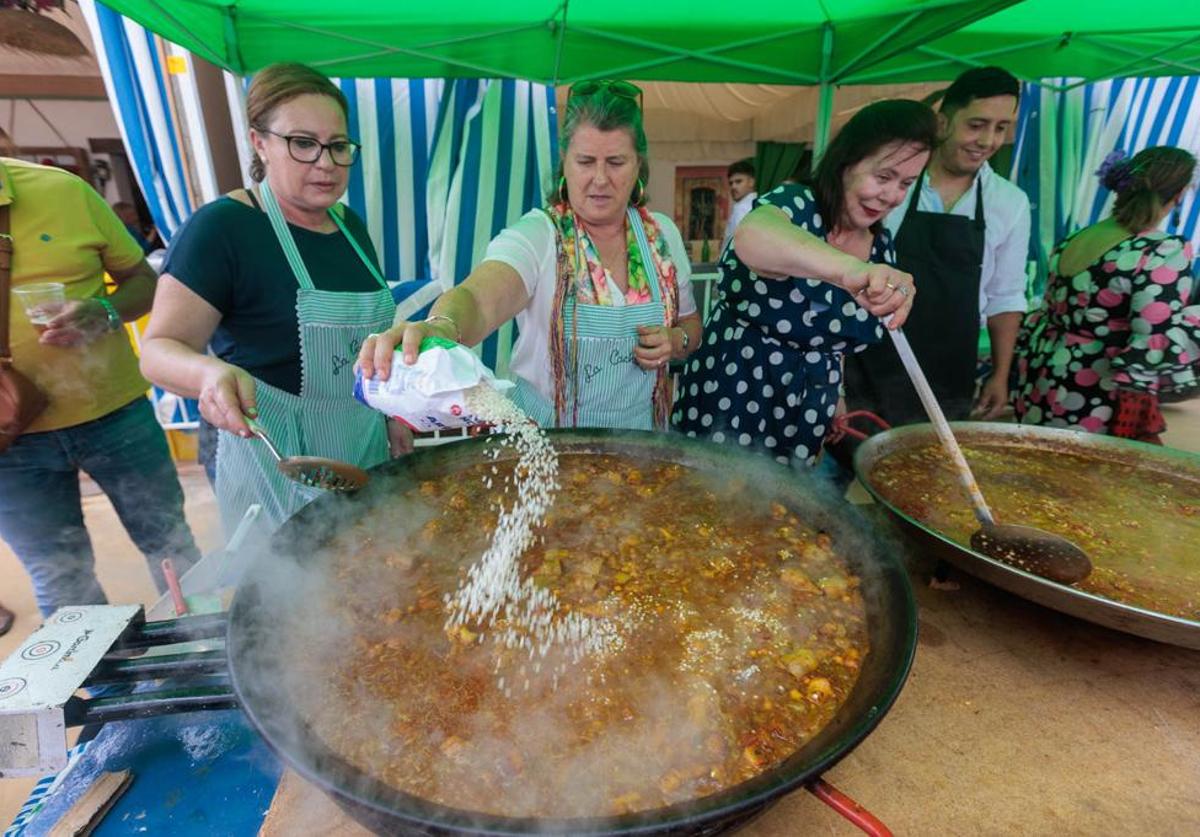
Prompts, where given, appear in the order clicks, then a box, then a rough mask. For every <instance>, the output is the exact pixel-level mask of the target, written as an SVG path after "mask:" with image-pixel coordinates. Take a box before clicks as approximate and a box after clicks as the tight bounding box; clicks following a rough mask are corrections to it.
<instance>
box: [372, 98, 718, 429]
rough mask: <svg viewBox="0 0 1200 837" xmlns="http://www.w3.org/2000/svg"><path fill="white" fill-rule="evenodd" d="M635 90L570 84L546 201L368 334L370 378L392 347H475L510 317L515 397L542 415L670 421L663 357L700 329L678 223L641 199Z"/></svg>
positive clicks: (552, 421)
mask: <svg viewBox="0 0 1200 837" xmlns="http://www.w3.org/2000/svg"><path fill="white" fill-rule="evenodd" d="M640 95H641V91H640V90H639V89H638V88H637V87H636V86H634V85H632V84H629V83H628V82H622V81H588V82H582V83H580V84H577V85H575V86H574V87H573V88H572V89H571V92H570V95H569V97H568V99H567V108H566V118H565V121H564V125H563V131H562V140H561V156H560V166H559V170H560V173H559V176H558V178H556V182H555V188H554V190H553V192H552V193H551V195H550V198H549V201H548V203H549V207H548V208H547V209H536V210H533V211H531V212H529V213H527V214H526V215H525V216H524V217H522V218H521V219H520V220H519V221H517V222H516V223H515V224H514V225H513V226H511V227H509V228H508V229H506V230H504V231H503V232H501V233H500V235H498V236H497V237H496V238H495V239H494V240H493V241H492V243H491V244H490V245H489V246H488V250H487V253H486V255H485V256H484V260H483V262H482V263H481V264H480V265H479V266H478V267H477V268H476V269H475V270H474V271H473V272H472V273H471V275H470V276H468V277H467V278H466V279H465V280H464V281H463V283H462V284H460V285H458V286H457V287H455V288H454V289H453V290H450V291H447V292H446V293H445V294H443V295H442V296H441V297H440V298H439V299H438V300H437V302H435V303H434V305H433V308H432V309H431V313H430V316H429V317H427V318H426V319H425V320H424V321H423V322H416V323H404V322H401V323H397V324H396V325H394V326H393V327H392V328H390V329H388V330H387V331H385V332H383V333H382V334H379V335H376V336H373V337H371V338H369V339H368V340H367V341H366V342H365V344H364V345H363V347H362V350H361V352H360V353H359V364H360V366H361V368H362V371H363V374H364V375H365V376H367V377H370V376H371V375H374V374H378V375H379V376H380V377H382V378H387V377H388V375H389V374H390V371H391V359H392V352H393V351H394V349H395V347H396V346H397V345H400V346H402V347H403V352H404V355H403V356H404V362H405V363H414V362H415V361H416V356H417V349H418V347H419V346H420V343H421V341H422V340H423V339H424V338H425V337H430V336H438V337H444V338H448V339H451V340H454V341H457V342H459V343H463V344H465V345H468V346H473V345H475V344H477V343H480V342H482V341H483V340H484V339H485V338H487V336H488V335H490V334H491V333H492V332H494V331H495V330H496V329H498V328H499V327H500V326H501V325H503V324H504V323H505V322H507V321H508V320H510V319H512V318H514V317H515V318H516V321H517V328H518V330H519V336H518V338H517V341H516V343H515V345H514V346H513V352H512V361H511V369H512V371H513V373H514V374H515V376H516V379H517V387H516V389H515V390H513V399H514V400H515V401H516V403H517V404H518V405H519V406H520V407H521V408H522V409H523V410H525V412H526V413H527V414H529V415H530V416H531V417H532V418H533V419H534V420H536V421H537V422H538V424H540V425H542V426H545V427H614V428H630V429H643V430H649V429H651V428H659V429H665V428H666V426H667V419H668V416H669V414H670V408H671V378H670V374H669V365H670V363H671V361H674V360H682V359H684V358H686V357H687V356H688V355H689V354H690V353H691V352H692V351H693V350H694V349H695V348H696V347H697V346H698V345H699V343H700V335H701V326H700V315H699V312H698V311H697V310H696V303H695V300H694V298H693V296H692V291H691V271H690V267H689V263H688V259H687V251H686V249H685V248H684V245H683V240H682V239H681V237H680V235H679V230H677V229H676V228H675V225H674V224H673V223H672V222H671V221H670V219H669V218H667V217H666V216H665V215H661V214H658V213H651V212H649V211H648V210H647V209H646V207H645V189H646V179H647V176H648V173H649V164H648V159H647V149H646V134H645V131H644V129H643V127H642V113H641V108H640V106H639V98H640Z"/></svg>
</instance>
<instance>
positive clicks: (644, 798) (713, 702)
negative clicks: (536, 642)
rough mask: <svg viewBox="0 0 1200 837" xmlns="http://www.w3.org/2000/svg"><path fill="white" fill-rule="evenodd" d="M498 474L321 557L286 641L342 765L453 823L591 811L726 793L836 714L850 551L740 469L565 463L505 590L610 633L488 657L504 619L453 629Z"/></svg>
mask: <svg viewBox="0 0 1200 837" xmlns="http://www.w3.org/2000/svg"><path fill="white" fill-rule="evenodd" d="M513 468H514V460H512V459H503V458H502V459H500V460H498V461H496V462H495V463H492V462H488V463H486V464H473V465H470V466H468V467H466V468H464V469H462V470H459V471H456V472H454V473H453V474H449V475H445V476H443V477H441V478H439V479H436V480H429V481H425V482H422V483H420V484H419V485H417V486H414V487H413V488H412V489H411V490H409V491H408V492H407V493H406V494H404V495H402V496H400V497H395V498H392V501H391V502H390V504H389V505H391V506H392V507H394V509H396V510H397V513H402V514H403V516H404V517H405V519H406V520H407V521H408V522H409V523H410V524H411V526H412V530H411V531H410V532H408V533H407V534H406V536H405V537H402V538H399V537H395V538H393V537H387V536H384V535H383V534H381V532H383V531H386V528H385V527H381V526H379V525H373V526H370V527H369V528H362V527H360V528H359V529H357V530H356V529H349V530H346V531H342V532H340V533H339V534H338V535H337V536H335V539H334V541H333V542H331V543H329V544H327V545H326V547H325V548H327V549H329V550H331V552H332V554H333V555H334V556H335V557H334V558H333V566H334V570H333V573H332V576H331V577H330V578H328V579H327V580H326V582H325V583H326V585H327V587H328V588H332V589H330V590H329V591H328V592H330V593H332V595H330V596H329V597H328V598H329V599H330V600H331V601H336V602H339V603H340V604H339V605H338V607H337V608H336V609H333V610H331V612H330V613H328V614H314V617H313V622H314V623H316V622H318V621H323V622H324V627H323V628H322V629H321V630H315V629H314V630H312V631H307V632H305V631H301V632H297V634H296V640H295V641H296V642H297V643H298V644H299V645H301V646H302V647H300V648H297V649H295V650H296V651H297V653H303V655H304V656H305V657H306V658H307V659H310V660H313V661H318V660H319V661H320V663H319V664H318V663H316V662H314V668H319V670H320V672H321V675H320V676H321V678H322V680H323V687H322V688H311V689H298V690H295V692H294V694H295V695H296V698H295V699H296V702H297V708H298V710H299V712H300V714H301V715H302V716H303V717H304V719H305V721H306V722H307V723H308V724H309V726H310V728H311V731H312V732H313V733H315V734H316V735H317V736H318V737H319V738H320V739H322V740H323V742H324V743H325V744H326V745H327V746H328V747H330V749H332V750H333V751H334V752H336V753H337V754H338V755H339V756H340V757H341V758H342V759H344V760H345V761H347V762H349V763H351V764H352V765H355V766H356V767H358V768H360V769H362V770H364V771H369V772H370V773H371V774H372V775H375V776H377V777H380V778H381V779H382V780H384V781H385V782H387V783H388V784H390V785H392V786H393V787H395V788H397V789H399V790H401V791H403V792H406V793H410V794H413V795H415V796H418V797H421V798H423V799H426V800H428V801H431V802H434V803H437V804H440V805H445V806H449V807H453V808H458V809H464V810H470V811H477V812H480V813H484V814H491V815H497V816H509V817H545V816H552V817H559V818H561V817H602V816H610V815H617V814H622V813H630V812H636V811H643V810H647V809H652V808H660V807H662V806H665V805H670V804H674V803H679V802H684V801H687V800H692V799H696V798H699V797H703V796H706V795H709V794H713V793H717V792H720V791H722V790H725V789H727V788H729V787H731V786H733V785H736V784H739V783H741V782H743V781H745V780H747V779H750V778H752V777H754V776H757V775H759V774H760V773H762V772H764V771H767V770H770V769H772V768H774V767H776V766H777V765H779V764H780V763H781V762H783V761H784V760H786V759H787V758H788V757H789V756H791V755H792V754H794V753H795V752H796V751H797V750H798V749H800V748H802V747H803V746H804V745H805V743H806V742H808V741H809V740H811V739H812V738H813V737H814V736H815V735H816V734H817V733H818V732H819V731H820V730H822V729H823V728H824V727H826V726H827V725H828V724H830V722H831V721H832V719H834V717H835V716H836V715H837V713H838V709H839V707H840V706H841V705H842V704H843V703H844V702H845V700H846V699H847V697H848V696H849V694H850V693H851V691H852V690H853V689H854V687H855V682H856V680H857V678H858V674H859V671H860V669H861V667H862V664H863V661H864V659H865V658H866V655H867V654H868V653H869V652H870V649H869V648H868V641H867V624H866V619H867V616H866V607H865V604H864V600H863V596H862V593H861V579H860V578H859V577H858V575H856V573H855V571H854V565H853V564H852V563H850V562H848V561H847V560H846V559H845V558H844V557H843V556H844V555H846V554H847V549H848V548H851V547H850V545H849V544H848V543H843V542H839V541H840V540H842V539H843V537H846V536H844V535H842V534H839V535H836V536H835V535H834V534H831V533H830V532H827V531H822V530H821V529H820V528H819V527H818V525H816V524H815V523H814V521H813V520H810V519H806V517H805V515H804V513H803V512H801V511H798V510H795V509H792V508H788V507H786V506H783V505H780V504H779V503H776V502H772V499H771V496H770V495H768V494H767V492H766V491H765V490H761V489H762V486H759V485H756V483H755V481H754V480H747V479H744V478H739V477H737V476H736V475H724V476H723V477H721V478H720V479H719V480H718V478H716V477H714V476H713V475H712V474H704V473H701V472H699V471H696V470H693V469H690V468H688V467H687V466H685V465H681V464H677V463H674V462H669V461H646V460H644V459H641V460H638V459H634V458H632V457H628V456H626V455H623V454H603V455H600V454H586V455H584V454H566V455H563V456H561V457H560V465H559V472H558V477H557V479H558V483H559V486H560V487H559V490H558V493H557V497H556V499H555V502H554V504H553V507H552V508H551V509H550V510H549V512H548V513H547V515H546V519H545V525H544V527H543V528H542V529H541V530H540V531H539V536H538V537H537V538H536V540H535V542H534V543H533V545H532V546H530V547H529V548H528V549H527V550H526V551H525V552H524V554H523V555H522V557H521V559H520V567H521V575H522V579H523V580H525V581H529V582H531V583H532V584H534V585H536V586H537V587H538V588H540V589H543V590H545V591H547V592H548V593H551V594H552V595H549V596H547V597H545V598H544V599H542V601H547V602H552V603H553V607H554V608H556V610H557V612H556V613H555V614H549V615H548V618H549V617H553V618H560V617H562V616H564V615H566V614H577V615H581V616H585V617H587V619H589V620H593V621H595V622H596V623H597V624H604V625H606V626H608V629H611V630H608V629H606V631H605V633H604V637H605V641H604V642H603V643H602V644H601V645H599V646H598V647H595V648H592V649H591V650H590V651H589V653H588V654H586V655H585V656H583V657H582V658H577V657H572V656H570V655H569V654H567V653H566V649H564V648H558V647H551V648H550V649H549V650H548V651H546V652H545V653H534V649H527V648H526V647H524V646H522V645H520V644H519V643H518V644H516V645H514V644H513V643H511V642H510V643H498V642H495V641H493V638H494V635H503V634H504V633H505V632H504V631H503V630H502V629H503V628H504V624H503V621H504V620H503V616H502V617H501V618H500V619H499V620H497V622H496V623H494V624H493V625H490V626H482V625H473V624H470V623H462V622H454V621H451V622H448V621H447V613H446V611H447V601H448V596H449V594H452V593H453V591H455V590H456V589H457V588H459V587H460V585H461V584H462V582H463V579H464V578H465V577H466V574H467V572H468V568H469V566H470V565H471V562H472V561H473V560H475V559H477V558H478V556H479V555H480V554H481V553H482V552H483V551H484V550H485V549H486V548H487V545H488V541H489V538H490V536H491V533H492V531H493V529H494V527H495V524H496V520H497V516H498V511H497V508H496V506H495V504H496V493H497V489H496V488H495V486H499V485H501V484H503V483H504V482H505V481H506V479H507V481H508V482H509V483H511V482H512V480H511V477H512V470H513ZM494 469H495V472H494ZM489 485H491V486H493V487H491V488H489ZM326 620H327V621H326ZM496 628H499V629H501V630H500V631H499V632H498V634H497V631H496V630H495V629H496ZM510 633H511V632H510ZM330 661H333V662H330Z"/></svg>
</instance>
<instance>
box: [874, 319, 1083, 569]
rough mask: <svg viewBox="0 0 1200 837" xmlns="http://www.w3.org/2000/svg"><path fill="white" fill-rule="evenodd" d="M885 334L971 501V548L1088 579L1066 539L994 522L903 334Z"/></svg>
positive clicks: (1025, 566) (1018, 564) (898, 331)
mask: <svg viewBox="0 0 1200 837" xmlns="http://www.w3.org/2000/svg"><path fill="white" fill-rule="evenodd" d="M890 319H891V317H888V318H886V319H885V322H887V321H889V320H890ZM888 334H890V335H891V336H892V342H893V343H894V344H895V346H896V352H897V353H898V354H899V355H900V361H901V362H902V363H903V364H904V369H905V370H906V371H907V372H908V376H909V378H911V379H912V382H913V386H915V387H916V388H917V395H919V396H920V398H921V404H922V405H923V406H924V407H925V412H926V413H928V414H929V420H930V421H931V422H932V423H933V429H934V431H935V432H936V433H937V436H938V439H939V440H940V441H941V443H942V447H943V448H945V450H946V453H948V454H949V455H950V460H951V462H953V464H954V468H955V470H956V471H957V472H958V477H959V480H960V481H961V482H962V484H963V488H965V489H966V492H967V498H968V499H969V500H970V501H971V508H972V509H973V510H974V512H975V519H976V520H978V521H979V530H978V531H976V532H975V534H973V535H971V548H972V549H974V550H976V551H977V552H981V553H983V554H984V555H986V556H988V557H989V558H994V559H996V560H997V561H1003V562H1004V563H1006V564H1011V565H1013V566H1015V567H1019V568H1020V569H1022V570H1026V571H1028V572H1031V573H1034V574H1036V575H1040V576H1042V577H1044V578H1048V579H1050V580H1051V581H1057V582H1059V583H1060V584H1074V583H1075V582H1076V581H1082V580H1083V579H1085V578H1087V577H1088V574H1089V573H1091V571H1092V562H1091V561H1090V560H1088V557H1087V554H1086V553H1084V551H1083V550H1082V549H1080V548H1079V547H1078V546H1076V545H1075V544H1073V543H1071V541H1069V540H1067V539H1066V538H1064V537H1061V536H1060V535H1055V534H1053V533H1051V532H1047V531H1045V530H1043V529H1037V528H1035V527H1033V526H1020V525H1018V524H1015V523H997V522H996V518H995V517H994V516H993V515H992V510H991V509H990V508H988V504H987V502H986V501H985V500H984V499H983V492H982V491H980V490H979V483H977V482H976V481H975V476H974V474H972V473H971V466H970V465H968V464H967V459H966V457H965V456H963V452H962V448H960V447H959V446H958V440H956V439H955V438H954V433H953V432H952V431H951V430H950V424H949V423H948V422H947V421H946V416H945V415H944V414H943V413H942V408H941V406H940V405H939V404H938V402H937V398H936V396H934V394H933V390H932V389H931V388H930V386H929V382H928V381H927V380H926V379H925V373H924V372H922V371H921V365H920V364H919V363H918V362H917V356H916V355H915V354H913V350H912V346H910V345H909V343H908V338H907V337H905V336H904V331H903V329H899V328H897V329H889V330H888Z"/></svg>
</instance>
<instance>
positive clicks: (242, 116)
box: [222, 70, 254, 188]
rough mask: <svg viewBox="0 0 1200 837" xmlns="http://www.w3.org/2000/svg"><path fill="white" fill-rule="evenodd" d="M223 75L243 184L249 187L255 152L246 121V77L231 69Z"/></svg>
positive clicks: (248, 124)
mask: <svg viewBox="0 0 1200 837" xmlns="http://www.w3.org/2000/svg"><path fill="white" fill-rule="evenodd" d="M222 75H223V76H225V99H226V101H227V102H228V103H229V121H230V122H231V123H232V124H233V142H234V147H235V148H237V155H238V165H239V166H241V175H242V184H243V185H244V186H246V188H249V187H250V186H251V183H250V156H251V155H252V154H253V153H254V152H253V151H251V150H250V123H249V122H247V121H246V86H245V79H244V78H243V77H242V76H240V75H237V74H235V73H231V72H230V71H229V70H225V71H224V72H223V73H222Z"/></svg>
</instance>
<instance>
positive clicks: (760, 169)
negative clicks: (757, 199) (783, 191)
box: [754, 142, 812, 195]
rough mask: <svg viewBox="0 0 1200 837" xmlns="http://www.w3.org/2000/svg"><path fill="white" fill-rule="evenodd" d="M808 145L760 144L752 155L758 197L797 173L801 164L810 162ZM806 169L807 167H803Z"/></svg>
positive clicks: (796, 143) (801, 173)
mask: <svg viewBox="0 0 1200 837" xmlns="http://www.w3.org/2000/svg"><path fill="white" fill-rule="evenodd" d="M811 159H812V154H811V153H810V152H809V150H808V144H807V143H803V142H760V143H758V149H757V150H756V151H755V153H754V184H755V188H756V189H757V190H758V193H759V194H760V195H765V194H766V193H767V192H770V191H771V190H772V189H774V188H775V187H776V186H778V185H779V184H780V183H782V182H783V181H784V180H786V179H787V178H789V177H792V176H793V175H796V174H800V175H805V174H807V173H808V172H807V171H802V172H797V171H796V170H797V169H798V168H800V165H801V163H803V162H804V161H805V160H811ZM805 168H806V169H807V166H805Z"/></svg>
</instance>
